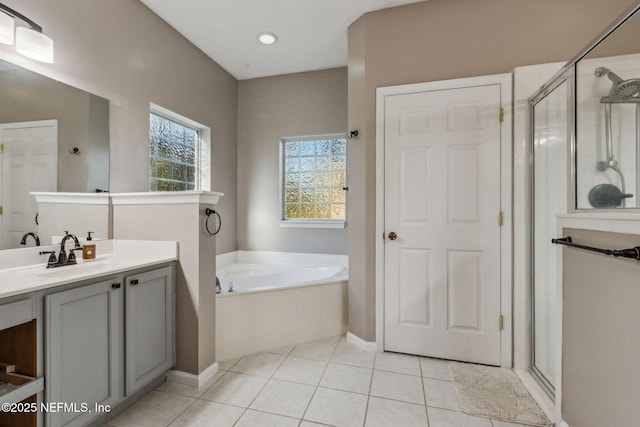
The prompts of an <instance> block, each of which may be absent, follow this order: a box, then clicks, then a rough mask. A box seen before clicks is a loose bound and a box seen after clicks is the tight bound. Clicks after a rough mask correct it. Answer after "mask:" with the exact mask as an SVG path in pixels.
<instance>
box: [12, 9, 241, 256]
mask: <svg viewBox="0 0 640 427" xmlns="http://www.w3.org/2000/svg"><path fill="white" fill-rule="evenodd" d="M3 3H5V4H6V5H7V6H9V7H11V8H14V9H15V10H17V11H18V12H20V13H23V14H25V15H26V16H28V17H29V18H31V19H33V20H34V21H35V22H37V23H38V24H40V25H41V26H42V27H43V28H44V33H45V34H47V35H48V36H50V37H51V38H52V39H53V40H54V41H55V63H54V64H50V65H49V64H41V63H36V62H34V61H30V60H28V59H26V58H24V57H22V56H21V55H18V54H17V53H16V52H15V50H14V48H13V47H12V46H6V45H0V58H2V59H6V60H8V61H10V62H14V63H17V64H18V65H22V66H24V67H27V68H29V69H32V70H34V71H37V72H40V73H42V74H44V75H47V76H49V77H52V78H54V79H57V80H60V81H62V82H64V83H67V84H70V85H72V86H75V87H78V88H81V89H83V90H86V91H88V92H91V93H94V94H96V95H98V96H101V97H104V98H107V99H109V100H110V101H111V103H110V116H111V117H110V137H111V146H110V155H111V162H110V189H111V191H113V192H132V191H147V190H148V188H149V187H148V175H149V170H148V164H149V162H148V157H149V152H148V151H149V149H148V145H149V143H148V139H149V136H148V133H149V117H148V114H149V103H151V102H152V103H154V104H158V105H160V106H163V107H165V108H168V109H170V110H172V111H175V112H176V113H179V114H181V115H183V116H186V117H189V118H191V119H193V120H195V121H197V122H199V123H202V124H203V125H205V126H209V127H210V128H211V130H212V165H213V167H212V169H213V179H212V182H213V184H212V186H213V188H212V190H214V191H221V192H224V193H225V197H224V198H223V199H222V200H221V202H220V205H219V206H218V207H217V209H218V210H219V211H220V213H221V215H222V217H223V220H224V225H223V229H222V231H221V232H220V234H219V235H218V236H217V237H218V248H219V250H220V251H221V252H228V251H231V250H234V249H235V248H236V235H235V233H236V222H235V218H236V164H237V157H236V155H237V153H236V124H237V123H236V101H237V98H236V91H237V81H236V80H235V79H234V78H233V77H232V76H231V75H230V74H228V73H227V72H226V71H225V70H223V69H222V68H221V67H220V66H219V65H217V64H216V63H215V62H213V61H212V60H211V59H209V58H208V57H207V56H206V55H205V54H204V53H202V52H201V51H200V50H198V49H197V48H196V47H195V46H193V45H192V44H191V43H189V42H188V41H187V40H186V39H185V38H184V37H182V36H181V35H179V34H178V33H177V32H176V31H174V30H173V29H172V28H171V27H169V26H168V25H167V24H166V23H165V22H164V21H162V20H161V19H160V18H159V17H158V16H156V15H155V14H154V13H152V12H151V11H150V10H149V9H147V8H146V6H144V5H143V4H142V3H141V2H139V1H131V0H106V1H84V0H56V1H46V0H5V1H4V2H3Z"/></svg>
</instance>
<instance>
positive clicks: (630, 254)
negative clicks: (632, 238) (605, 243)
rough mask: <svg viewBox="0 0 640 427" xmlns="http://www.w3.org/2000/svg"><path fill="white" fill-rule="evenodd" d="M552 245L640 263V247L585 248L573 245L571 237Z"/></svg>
mask: <svg viewBox="0 0 640 427" xmlns="http://www.w3.org/2000/svg"><path fill="white" fill-rule="evenodd" d="M551 243H554V244H557V245H565V246H571V247H574V248H578V249H584V250H587V251H591V252H598V253H601V254H605V255H609V256H613V257H621V258H632V259H635V260H639V261H640V246H636V247H634V248H629V249H602V248H595V247H593V246H585V245H580V244H577V243H573V241H572V240H571V237H569V236H567V237H561V238H559V239H551Z"/></svg>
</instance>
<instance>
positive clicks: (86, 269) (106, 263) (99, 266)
mask: <svg viewBox="0 0 640 427" xmlns="http://www.w3.org/2000/svg"><path fill="white" fill-rule="evenodd" d="M113 265H114V262H113V260H112V259H110V258H102V259H97V260H95V261H86V262H80V263H78V264H72V265H64V266H62V267H55V268H46V267H40V268H39V271H38V272H37V273H35V275H36V276H40V277H60V276H71V275H75V274H78V273H90V272H91V271H93V270H95V271H101V270H104V269H105V268H108V267H112V266H113Z"/></svg>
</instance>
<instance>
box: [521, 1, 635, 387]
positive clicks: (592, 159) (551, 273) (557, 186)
mask: <svg viewBox="0 0 640 427" xmlns="http://www.w3.org/2000/svg"><path fill="white" fill-rule="evenodd" d="M638 10H640V2H639V3H638V4H636V5H635V6H634V7H633V8H631V9H629V10H628V11H627V12H626V13H625V14H623V16H621V17H620V19H619V21H618V22H616V23H615V24H614V25H612V26H611V28H609V29H608V30H607V31H605V32H603V33H602V34H601V35H600V36H598V37H597V38H596V39H595V40H594V41H593V42H592V43H591V44H590V45H589V46H587V48H585V49H584V50H583V51H582V52H581V53H580V54H578V55H577V56H576V57H575V58H574V59H573V60H572V61H570V62H568V63H567V65H565V66H564V67H563V68H562V70H560V71H559V72H558V73H557V74H556V75H555V76H554V77H553V78H552V79H550V80H549V81H548V82H547V83H546V84H545V85H544V86H543V87H542V88H541V89H540V90H538V91H537V92H536V93H535V94H534V95H533V96H532V97H531V98H529V104H530V108H531V109H530V112H531V162H532V165H531V171H532V175H531V353H530V361H531V372H532V374H533V376H534V377H535V378H536V379H537V380H538V382H539V383H540V384H541V385H542V386H543V388H544V389H545V390H546V391H547V392H548V394H549V395H550V396H554V394H555V390H556V387H559V386H560V384H559V381H560V375H559V371H560V366H561V355H560V349H561V339H562V331H561V330H560V328H559V324H560V320H561V319H560V318H559V316H558V312H559V308H560V305H561V304H562V299H561V298H562V266H561V265H558V262H559V261H558V260H559V258H558V255H557V254H558V251H557V250H556V249H555V248H553V247H552V244H551V239H552V238H554V237H557V232H558V230H557V216H558V215H563V214H567V213H569V214H571V213H583V214H586V213H588V212H593V213H594V214H593V215H595V216H599V217H602V213H606V216H605V217H607V218H609V217H611V214H612V213H613V212H619V213H622V212H639V211H638V208H640V196H638V193H639V192H640V173H639V169H640V53H639V52H640V43H638V40H640V37H639V36H640V14H639V13H636V12H637V11H638ZM634 209H635V211H633V210H634ZM594 315H597V313H594Z"/></svg>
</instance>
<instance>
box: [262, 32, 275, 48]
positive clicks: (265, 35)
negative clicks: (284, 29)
mask: <svg viewBox="0 0 640 427" xmlns="http://www.w3.org/2000/svg"><path fill="white" fill-rule="evenodd" d="M258 41H260V43H262V44H267V45H269V44H274V43H275V42H277V41H278V36H276V35H275V34H273V33H269V32H266V31H265V32H262V33H258Z"/></svg>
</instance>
